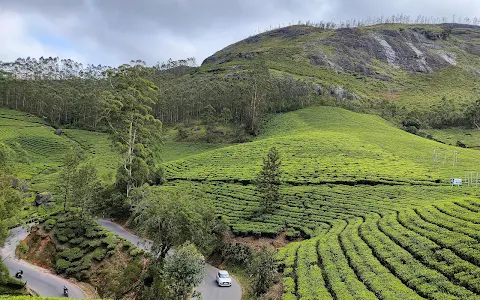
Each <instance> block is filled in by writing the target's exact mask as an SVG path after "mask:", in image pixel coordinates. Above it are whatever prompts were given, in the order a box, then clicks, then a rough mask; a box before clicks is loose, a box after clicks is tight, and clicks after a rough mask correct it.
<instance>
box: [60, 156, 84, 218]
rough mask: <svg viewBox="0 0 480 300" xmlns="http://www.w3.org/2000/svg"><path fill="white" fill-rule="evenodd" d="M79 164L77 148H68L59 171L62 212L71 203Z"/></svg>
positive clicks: (79, 158) (79, 157)
mask: <svg viewBox="0 0 480 300" xmlns="http://www.w3.org/2000/svg"><path fill="white" fill-rule="evenodd" d="M80 162H81V156H80V152H79V151H78V149H77V148H70V149H69V150H68V152H67V154H66V155H65V157H64V158H63V167H62V170H61V171H60V178H61V180H60V184H59V188H60V191H61V194H63V195H62V196H63V211H64V212H66V211H67V204H68V203H70V202H72V201H73V190H74V188H75V183H74V176H75V172H76V171H77V167H78V165H79V164H80Z"/></svg>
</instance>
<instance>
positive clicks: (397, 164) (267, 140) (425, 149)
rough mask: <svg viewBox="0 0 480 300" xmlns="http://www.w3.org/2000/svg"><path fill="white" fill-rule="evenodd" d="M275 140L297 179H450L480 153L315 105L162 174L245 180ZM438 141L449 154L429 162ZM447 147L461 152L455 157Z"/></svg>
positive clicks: (289, 175)
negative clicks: (260, 132)
mask: <svg viewBox="0 0 480 300" xmlns="http://www.w3.org/2000/svg"><path fill="white" fill-rule="evenodd" d="M272 146H275V147H276V148H277V149H278V150H279V152H280V155H281V156H282V158H283V171H284V176H283V181H284V182H285V183H290V184H295V185H299V184H323V183H367V184H399V183H400V184H404V183H413V184H435V183H448V180H449V178H451V177H462V176H463V175H464V171H472V166H478V161H480V152H478V151H472V150H468V149H462V148H458V147H452V146H447V145H443V144H439V143H437V142H434V141H429V140H427V139H424V138H420V137H418V136H414V135H412V134H409V133H406V132H404V131H401V130H398V129H396V128H394V127H392V126H390V125H388V124H387V123H386V122H385V121H384V120H383V119H381V118H378V117H375V116H371V115H361V114H356V113H352V112H349V111H345V110H342V109H339V108H333V107H318V108H311V109H305V110H300V111H296V112H292V113H288V114H285V115H282V116H280V117H276V118H274V119H273V120H272V121H270V123H269V124H268V126H267V128H265V134H264V135H262V136H261V137H260V138H259V139H258V140H257V141H255V142H252V143H247V144H241V145H235V146H230V147H225V148H221V149H217V150H213V151H208V152H205V153H201V154H199V155H193V156H190V157H187V158H185V159H180V160H175V161H171V162H168V163H165V164H164V166H165V169H166V176H167V178H168V179H170V180H176V179H181V180H195V181H202V180H215V181H232V182H243V183H245V182H246V183H249V182H251V180H253V179H254V178H255V175H256V174H257V173H258V171H259V169H260V166H261V163H262V157H264V156H265V155H266V153H267V152H268V150H269V148H270V147H272ZM436 148H441V149H443V150H444V152H442V153H445V154H446V155H447V157H446V162H445V159H444V160H443V161H442V163H434V156H433V153H434V150H435V149H436ZM452 151H457V153H458V161H456V162H454V159H453V152H452ZM454 165H455V166H454ZM473 170H475V169H473Z"/></svg>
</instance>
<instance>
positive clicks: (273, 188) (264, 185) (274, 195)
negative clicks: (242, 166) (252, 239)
mask: <svg viewBox="0 0 480 300" xmlns="http://www.w3.org/2000/svg"><path fill="white" fill-rule="evenodd" d="M281 165H282V162H281V158H280V154H279V153H278V150H277V149H276V148H275V147H272V148H271V149H270V151H269V152H268V155H267V157H266V158H264V159H263V166H262V170H261V171H260V173H259V174H258V177H257V182H256V183H257V191H258V192H259V193H260V195H261V199H260V208H261V210H263V211H264V212H270V211H272V209H273V208H274V207H275V205H276V203H277V202H278V201H279V200H280V198H281V196H280V193H279V189H280V183H281V182H280V177H281V175H282V171H281V170H280V167H281Z"/></svg>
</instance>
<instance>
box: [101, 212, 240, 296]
mask: <svg viewBox="0 0 480 300" xmlns="http://www.w3.org/2000/svg"><path fill="white" fill-rule="evenodd" d="M98 222H99V223H100V224H101V225H102V226H103V227H104V228H105V229H107V230H109V231H111V232H113V233H115V234H116V235H118V236H120V237H123V238H124V239H126V240H127V241H129V242H130V243H132V244H134V245H136V246H137V247H138V248H141V249H143V250H146V251H149V250H150V245H151V243H150V241H148V240H145V239H142V238H140V237H138V236H136V235H134V234H132V233H130V232H128V231H127V230H126V229H125V228H123V227H122V226H120V225H118V224H116V223H113V222H110V221H108V220H104V219H102V220H98ZM217 271H218V269H217V268H215V267H213V266H211V265H209V264H207V266H206V274H205V276H204V280H203V282H202V283H201V284H200V286H198V288H197V291H199V292H201V293H202V298H203V299H205V300H240V299H242V288H241V287H240V284H239V283H238V281H237V280H235V279H234V278H232V286H231V287H219V286H217V284H216V282H215V277H216V274H217Z"/></svg>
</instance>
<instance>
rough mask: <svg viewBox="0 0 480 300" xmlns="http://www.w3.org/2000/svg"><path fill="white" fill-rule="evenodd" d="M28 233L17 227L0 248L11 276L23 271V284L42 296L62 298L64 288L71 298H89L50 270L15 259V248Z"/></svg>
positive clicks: (11, 231) (0, 254)
mask: <svg viewBox="0 0 480 300" xmlns="http://www.w3.org/2000/svg"><path fill="white" fill-rule="evenodd" d="M27 235H28V232H27V231H26V230H25V229H24V228H22V227H17V228H14V229H12V230H10V236H9V238H8V239H7V241H6V243H5V246H4V247H3V248H0V257H1V258H2V260H3V259H4V260H3V263H4V264H5V265H6V266H7V268H8V271H9V272H10V275H12V276H14V275H15V273H16V272H17V271H18V270H23V279H22V281H23V282H27V286H28V287H29V288H30V289H32V290H34V291H35V292H37V293H38V294H39V295H40V296H47V297H62V296H63V286H66V287H67V288H68V291H69V296H70V298H77V299H84V298H87V296H86V295H85V293H84V292H83V291H82V290H81V289H80V288H78V287H77V286H76V285H74V284H73V283H71V282H69V281H68V280H65V279H63V278H61V277H58V276H55V275H53V274H51V273H50V272H49V271H48V270H45V269H43V268H40V267H37V266H34V265H32V264H30V263H28V262H26V261H24V260H19V259H17V258H15V248H16V246H17V245H18V243H19V242H20V241H22V240H23V239H25V238H26V237H27Z"/></svg>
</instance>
